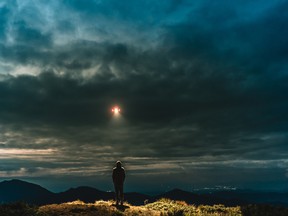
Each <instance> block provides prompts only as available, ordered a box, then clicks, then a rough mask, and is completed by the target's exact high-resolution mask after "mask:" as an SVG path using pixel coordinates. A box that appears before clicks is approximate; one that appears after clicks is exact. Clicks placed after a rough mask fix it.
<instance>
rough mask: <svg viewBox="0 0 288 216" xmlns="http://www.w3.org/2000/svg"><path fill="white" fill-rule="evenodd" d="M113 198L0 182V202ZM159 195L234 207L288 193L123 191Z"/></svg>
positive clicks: (278, 201)
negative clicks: (148, 192)
mask: <svg viewBox="0 0 288 216" xmlns="http://www.w3.org/2000/svg"><path fill="white" fill-rule="evenodd" d="M113 198H114V193H113V192H105V191H101V190H98V189H95V188H93V187H77V188H70V189H69V190H67V191H64V192H60V193H53V192H51V191H49V190H47V189H45V188H43V187H41V186H40V185H37V184H33V183H29V182H25V181H21V180H17V179H14V180H9V181H3V182H0V202H1V203H11V202H17V201H24V202H27V203H31V204H36V205H44V204H52V203H63V202H70V201H75V200H78V199H79V200H82V201H84V202H95V200H111V199H113ZM160 198H169V199H172V200H182V201H185V202H187V203H189V204H195V205H200V204H203V205H213V204H224V205H225V206H236V205H247V204H259V203H261V204H273V205H282V206H288V193H277V192H257V191H249V190H233V191H232V190H231V191H217V192H210V193H206V194H196V193H192V192H188V191H183V190H180V189H174V190H171V191H168V192H165V193H162V194H159V195H156V196H149V195H146V194H141V193H135V192H132V193H131V192H130V193H125V200H127V201H128V202H129V203H130V204H132V205H143V204H144V202H154V201H156V200H158V199H160Z"/></svg>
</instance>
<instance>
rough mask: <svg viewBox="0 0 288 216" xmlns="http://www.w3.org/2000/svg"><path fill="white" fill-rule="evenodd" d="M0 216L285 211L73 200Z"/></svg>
mask: <svg viewBox="0 0 288 216" xmlns="http://www.w3.org/2000/svg"><path fill="white" fill-rule="evenodd" d="M0 212H1V216H60V215H61V216H78V215H79V216H122V215H123V216H124V215H127V216H138V215H139V216H140V215H142V216H242V215H243V216H270V215H271V216H272V215H273V216H282V215H283V216H287V215H288V209H287V208H284V207H276V206H267V205H265V206H264V205H263V206H261V205H249V206H246V207H240V206H237V207H225V206H223V205H214V206H208V205H200V206H194V205H187V204H186V203H185V202H183V201H172V200H169V199H160V200H159V201H157V202H153V203H149V204H146V205H143V206H132V205H130V204H128V203H125V204H124V206H122V207H117V206H115V205H114V202H112V201H96V202H95V203H84V202H82V201H79V200H78V201H74V202H68V203H62V204H51V205H44V206H40V207H37V206H30V205H28V204H25V203H13V204H2V205H0Z"/></svg>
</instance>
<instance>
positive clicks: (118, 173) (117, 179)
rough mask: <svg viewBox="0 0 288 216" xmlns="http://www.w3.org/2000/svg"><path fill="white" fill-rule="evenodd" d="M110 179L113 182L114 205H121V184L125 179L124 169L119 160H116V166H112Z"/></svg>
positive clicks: (122, 196) (122, 197) (122, 184)
mask: <svg viewBox="0 0 288 216" xmlns="http://www.w3.org/2000/svg"><path fill="white" fill-rule="evenodd" d="M112 179H113V183H114V188H115V193H116V205H119V202H120V204H121V205H123V199H124V195H123V186H124V180H125V169H124V168H123V167H122V164H121V162H120V161H117V162H116V167H114V168H113V174H112Z"/></svg>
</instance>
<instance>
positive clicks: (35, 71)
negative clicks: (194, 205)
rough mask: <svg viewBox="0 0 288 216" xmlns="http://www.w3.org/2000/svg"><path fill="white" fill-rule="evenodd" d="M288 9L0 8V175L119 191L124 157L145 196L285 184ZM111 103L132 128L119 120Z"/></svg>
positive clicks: (179, 5)
mask: <svg viewBox="0 0 288 216" xmlns="http://www.w3.org/2000/svg"><path fill="white" fill-rule="evenodd" d="M287 9H288V3H287V1H273V3H272V2H263V1H253V2H250V1H244V2H243V1H241V2H240V1H234V2H233V3H232V2H229V1H225V0H222V1H217V2H213V1H208V0H205V1H194V2H193V3H192V2H191V1H185V0H182V1H173V0H170V1H165V2H155V1H132V0H131V1H121V2H119V1H114V0H109V1H96V0H95V1H93V0H91V1H85V2H83V1H79V0H72V1H70V0H69V1H56V0H55V1H53V0H52V1H49V3H47V2H46V1H37V2H33V3H32V2H31V1H28V0H27V1H25V0H21V1H16V0H13V1H4V2H3V3H0V39H1V40H0V41H1V42H0V125H1V134H0V148H1V149H0V150H1V151H0V159H1V167H0V175H1V178H8V177H9V178H10V177H21V178H28V177H30V178H31V177H33V178H35V179H41V181H48V179H49V181H50V180H51V182H57V181H58V182H60V181H62V180H63V179H65V178H68V177H69V176H73V179H74V180H73V181H74V182H75V184H76V183H79V182H82V183H83V184H85V183H87V184H96V185H95V186H98V185H100V186H99V187H104V188H109V187H110V185H109V183H107V181H110V170H111V167H112V166H113V163H114V161H116V160H117V159H121V160H123V162H124V163H125V166H126V169H127V171H128V173H129V174H130V176H131V177H130V180H129V179H128V181H129V182H128V183H129V186H128V188H130V189H131V190H132V189H135V190H138V189H139V188H140V185H141V184H140V183H139V181H138V180H139V179H141V178H142V176H143V175H149V176H150V177H151V179H153V182H154V183H147V184H146V185H145V186H144V187H143V188H146V190H158V189H159V185H162V186H161V187H163V188H161V190H166V189H167V188H168V187H176V186H178V187H182V188H185V189H191V188H193V187H200V186H206V185H212V186H213V185H215V184H225V185H227V184H228V185H232V186H238V187H254V186H256V184H257V185H258V186H259V187H263V188H265V187H268V188H271V189H281V188H282V187H284V185H285V182H287V165H288V164H287V163H288V162H287V159H286V158H287V156H288V155H287V154H288V153H287V145H286V143H287V140H288V139H287V138H288V137H287V136H288V133H287V129H288V125H287V119H288V116H287V111H286V110H287V108H288V104H287V99H288V98H287V95H288V94H287V92H288V89H287V84H286V83H287V78H288V73H287V68H288V66H287V53H288V43H287V39H286V38H287V36H288V31H287V28H285V26H286V23H287V21H288V16H287V15H286V13H285V11H287ZM114 104H119V105H120V106H121V108H122V110H123V113H122V116H121V119H118V120H115V119H114V118H113V116H111V114H110V113H109V110H110V108H111V106H112V105H114ZM244 174H245V175H244ZM67 176H68V177H67ZM163 176H167V178H166V179H170V180H167V182H161V181H162V179H163ZM223 176H226V177H225V179H223ZM43 179H46V180H43ZM57 179H58V180H57ZM59 179H60V180H59ZM95 179H97V180H95ZM210 179H213V182H211V181H210ZM263 179H265V181H264V180H263ZM39 181H40V180H39ZM73 181H71V184H73ZM93 181H94V182H95V183H92V182H93ZM68 186H70V185H68ZM141 187H142V186H141ZM159 190H160V189H159Z"/></svg>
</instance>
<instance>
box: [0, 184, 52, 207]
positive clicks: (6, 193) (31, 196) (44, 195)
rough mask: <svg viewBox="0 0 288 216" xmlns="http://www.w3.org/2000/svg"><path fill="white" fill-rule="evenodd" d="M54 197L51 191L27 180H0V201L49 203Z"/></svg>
mask: <svg viewBox="0 0 288 216" xmlns="http://www.w3.org/2000/svg"><path fill="white" fill-rule="evenodd" d="M54 197H55V194H54V193H52V192H51V191H49V190H47V189H45V188H43V187H41V186H39V185H37V184H32V183H29V182H25V181H21V180H16V179H13V180H10V181H3V182H0V202H2V203H8V202H14V201H25V202H28V203H37V204H45V203H50V202H49V201H52V200H53V198H54Z"/></svg>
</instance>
